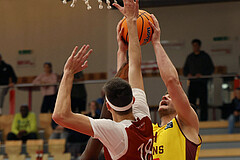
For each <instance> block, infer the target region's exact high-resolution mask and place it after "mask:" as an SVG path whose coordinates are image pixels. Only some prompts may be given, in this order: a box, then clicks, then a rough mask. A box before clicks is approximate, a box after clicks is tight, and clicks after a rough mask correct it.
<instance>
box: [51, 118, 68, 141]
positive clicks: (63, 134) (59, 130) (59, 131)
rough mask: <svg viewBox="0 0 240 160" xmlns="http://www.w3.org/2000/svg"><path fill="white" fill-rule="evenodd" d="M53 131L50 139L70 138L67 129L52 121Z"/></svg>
mask: <svg viewBox="0 0 240 160" xmlns="http://www.w3.org/2000/svg"><path fill="white" fill-rule="evenodd" d="M52 129H53V132H52V134H51V136H50V139H66V138H67V136H68V132H67V131H66V129H65V128H64V127H62V126H60V125H58V124H57V123H55V122H54V120H52Z"/></svg>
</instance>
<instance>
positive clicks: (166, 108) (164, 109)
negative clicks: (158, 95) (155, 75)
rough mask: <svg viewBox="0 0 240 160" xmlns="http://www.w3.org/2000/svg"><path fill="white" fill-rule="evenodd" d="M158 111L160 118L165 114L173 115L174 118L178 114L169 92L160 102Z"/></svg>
mask: <svg viewBox="0 0 240 160" xmlns="http://www.w3.org/2000/svg"><path fill="white" fill-rule="evenodd" d="M158 113H159V116H160V118H162V117H164V116H171V115H172V116H173V118H174V117H175V116H176V115H177V112H176V110H175V108H174V106H173V103H172V99H171V97H170V96H169V94H168V93H166V94H165V95H164V96H163V97H162V99H161V101H160V103H159V108H158Z"/></svg>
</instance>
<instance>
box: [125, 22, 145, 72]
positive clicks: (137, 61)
mask: <svg viewBox="0 0 240 160" xmlns="http://www.w3.org/2000/svg"><path fill="white" fill-rule="evenodd" d="M127 25H128V35H129V65H134V66H136V68H141V59H142V57H141V48H140V43H139V39H138V31H137V22H136V20H133V19H129V20H127Z"/></svg>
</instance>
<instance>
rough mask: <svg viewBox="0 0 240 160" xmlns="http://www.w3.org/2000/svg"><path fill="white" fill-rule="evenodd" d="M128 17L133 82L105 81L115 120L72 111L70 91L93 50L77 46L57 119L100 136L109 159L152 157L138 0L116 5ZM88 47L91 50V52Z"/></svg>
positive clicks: (62, 86) (62, 88)
mask: <svg viewBox="0 0 240 160" xmlns="http://www.w3.org/2000/svg"><path fill="white" fill-rule="evenodd" d="M115 6H116V7H117V8H118V9H119V10H120V12H121V13H123V14H124V16H125V17H126V19H127V24H128V34H129V83H127V82H126V81H124V80H122V79H120V78H115V79H112V80H110V81H109V82H107V83H106V84H105V85H104V90H105V94H106V102H107V103H106V104H107V108H108V110H109V111H110V112H111V114H112V117H113V121H112V120H106V119H98V120H96V119H92V118H89V117H87V116H84V115H82V114H74V113H72V111H71V107H70V106H71V101H70V93H71V87H72V83H73V75H74V74H75V73H77V72H79V71H81V70H83V69H85V68H86V67H87V58H88V56H89V54H90V53H91V52H92V50H90V51H88V50H89V46H88V45H87V46H85V45H84V46H83V47H82V48H81V50H80V51H79V52H78V53H77V54H76V52H77V47H76V48H75V49H74V51H73V53H72V55H71V56H70V57H69V59H68V61H67V62H66V64H65V67H64V75H63V78H62V82H61V84H60V88H59V93H58V97H57V102H56V106H55V110H54V113H53V119H54V120H55V121H56V122H57V123H58V124H60V125H61V126H63V127H66V128H70V129H73V130H76V131H78V132H81V133H84V134H87V135H90V136H92V137H94V138H97V139H99V140H100V141H101V142H102V143H103V145H104V146H105V157H106V159H126V160H129V159H134V160H143V159H144V160H148V159H151V158H152V135H153V134H152V125H151V119H150V112H149V109H148V105H147V101H146V95H145V92H144V86H143V79H142V73H141V48H140V44H139V40H138V33H137V24H136V20H137V18H138V11H139V4H138V0H137V1H136V2H135V1H134V0H125V1H124V7H120V6H119V5H115ZM87 51H88V52H87Z"/></svg>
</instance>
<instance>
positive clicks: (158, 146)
mask: <svg viewBox="0 0 240 160" xmlns="http://www.w3.org/2000/svg"><path fill="white" fill-rule="evenodd" d="M152 18H153V21H154V24H152V23H151V22H150V21H149V23H150V24H151V26H152V28H153V30H154V33H153V36H152V44H153V48H154V51H155V55H156V59H157V64H158V68H159V71H160V75H161V77H162V79H163V81H164V83H165V85H166V87H167V90H168V93H167V94H166V95H164V96H163V97H162V100H161V102H160V103H159V109H158V112H159V116H160V119H161V124H160V126H159V125H158V124H153V136H154V139H153V150H152V154H153V159H154V160H197V159H198V155H199V151H200V146H201V137H200V136H199V120H198V117H197V114H196V113H195V111H194V109H193V108H192V107H191V106H190V103H189V101H188V98H187V96H186V94H185V92H184V91H183V89H182V86H181V83H180V81H179V77H178V73H177V71H176V69H175V67H174V65H173V64H172V62H171V60H170V59H169V57H168V56H167V54H166V52H165V50H164V48H163V47H162V45H161V43H160V32H161V30H160V27H159V23H158V21H157V19H156V17H155V16H154V15H152Z"/></svg>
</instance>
